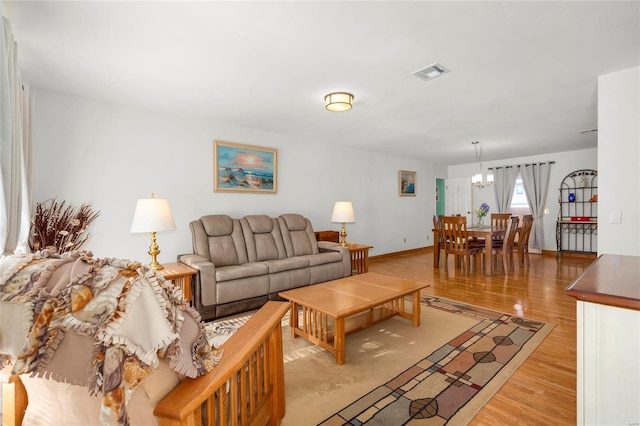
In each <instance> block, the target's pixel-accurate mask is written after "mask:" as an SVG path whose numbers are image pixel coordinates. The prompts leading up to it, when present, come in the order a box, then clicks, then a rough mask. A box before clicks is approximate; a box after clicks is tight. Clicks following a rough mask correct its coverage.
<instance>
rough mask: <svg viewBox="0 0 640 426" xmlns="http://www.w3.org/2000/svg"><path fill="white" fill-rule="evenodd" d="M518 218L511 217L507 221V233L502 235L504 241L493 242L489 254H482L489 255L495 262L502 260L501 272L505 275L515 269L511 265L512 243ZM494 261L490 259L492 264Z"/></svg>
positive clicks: (516, 231)
mask: <svg viewBox="0 0 640 426" xmlns="http://www.w3.org/2000/svg"><path fill="white" fill-rule="evenodd" d="M519 221H520V218H518V216H511V217H510V218H509V220H508V221H507V231H506V232H505V234H504V239H502V240H493V241H492V247H491V253H490V254H487V253H484V255H485V256H487V255H490V256H492V257H493V258H494V259H495V260H496V261H497V260H498V259H501V260H502V270H503V271H504V273H505V275H506V274H507V273H509V272H513V270H514V269H515V267H514V264H513V252H514V249H513V247H514V243H515V239H516V234H517V233H518V222H519ZM494 259H491V261H492V262H493V260H494Z"/></svg>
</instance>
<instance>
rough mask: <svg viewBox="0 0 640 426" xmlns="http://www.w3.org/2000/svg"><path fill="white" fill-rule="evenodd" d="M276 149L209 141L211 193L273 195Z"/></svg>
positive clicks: (276, 158)
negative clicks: (211, 165)
mask: <svg viewBox="0 0 640 426" xmlns="http://www.w3.org/2000/svg"><path fill="white" fill-rule="evenodd" d="M277 189H278V150H277V149H274V148H265V147H261V146H256V145H245V144H240V143H235V142H226V141H220V140H214V141H213V191H214V192H249V193H266V194H275V193H276V192H277Z"/></svg>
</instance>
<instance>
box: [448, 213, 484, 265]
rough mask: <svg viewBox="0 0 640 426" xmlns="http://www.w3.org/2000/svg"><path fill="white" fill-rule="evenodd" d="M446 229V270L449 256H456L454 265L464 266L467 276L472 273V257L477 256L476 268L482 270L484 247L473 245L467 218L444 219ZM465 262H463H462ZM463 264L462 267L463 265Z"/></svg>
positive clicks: (450, 217)
mask: <svg viewBox="0 0 640 426" xmlns="http://www.w3.org/2000/svg"><path fill="white" fill-rule="evenodd" d="M442 225H443V229H444V243H443V244H444V260H445V263H444V269H445V271H446V270H448V266H449V262H448V260H449V255H450V254H452V255H453V256H454V265H456V266H462V267H464V268H465V269H466V272H467V274H469V273H471V256H475V260H476V268H477V269H478V270H479V269H480V254H481V253H482V247H483V246H482V245H476V244H472V242H471V241H470V240H469V234H468V232H467V217H466V216H445V217H443V218H442ZM462 260H464V261H463V262H461V261H462ZM461 263H462V265H461Z"/></svg>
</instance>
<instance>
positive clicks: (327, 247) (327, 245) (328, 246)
mask: <svg viewBox="0 0 640 426" xmlns="http://www.w3.org/2000/svg"><path fill="white" fill-rule="evenodd" d="M318 250H320V252H327V251H337V252H340V254H342V265H343V266H344V276H345V277H348V276H350V275H351V252H350V251H349V247H347V246H341V245H340V244H338V243H334V242H331V241H318Z"/></svg>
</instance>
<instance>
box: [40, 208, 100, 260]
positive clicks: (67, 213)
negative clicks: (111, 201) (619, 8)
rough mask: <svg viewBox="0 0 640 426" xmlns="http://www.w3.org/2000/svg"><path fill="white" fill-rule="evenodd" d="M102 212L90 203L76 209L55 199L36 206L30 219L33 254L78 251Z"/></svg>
mask: <svg viewBox="0 0 640 426" xmlns="http://www.w3.org/2000/svg"><path fill="white" fill-rule="evenodd" d="M99 215H100V212H94V211H93V208H92V207H91V206H90V205H88V204H82V205H81V206H80V207H78V208H75V207H73V206H72V205H71V204H68V203H67V202H66V201H62V202H58V201H57V200H56V199H55V198H53V199H50V200H47V201H45V202H42V203H37V204H36V212H35V216H34V217H33V219H32V220H31V233H30V239H29V248H30V249H31V251H37V250H43V249H47V250H53V251H56V252H57V253H65V252H68V251H73V250H78V249H79V248H80V247H82V246H83V245H84V243H85V242H86V241H87V237H88V236H89V234H88V233H87V232H86V230H87V227H88V226H89V225H90V224H91V222H93V221H94V220H95V219H96V218H97V217H98V216H99Z"/></svg>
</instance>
